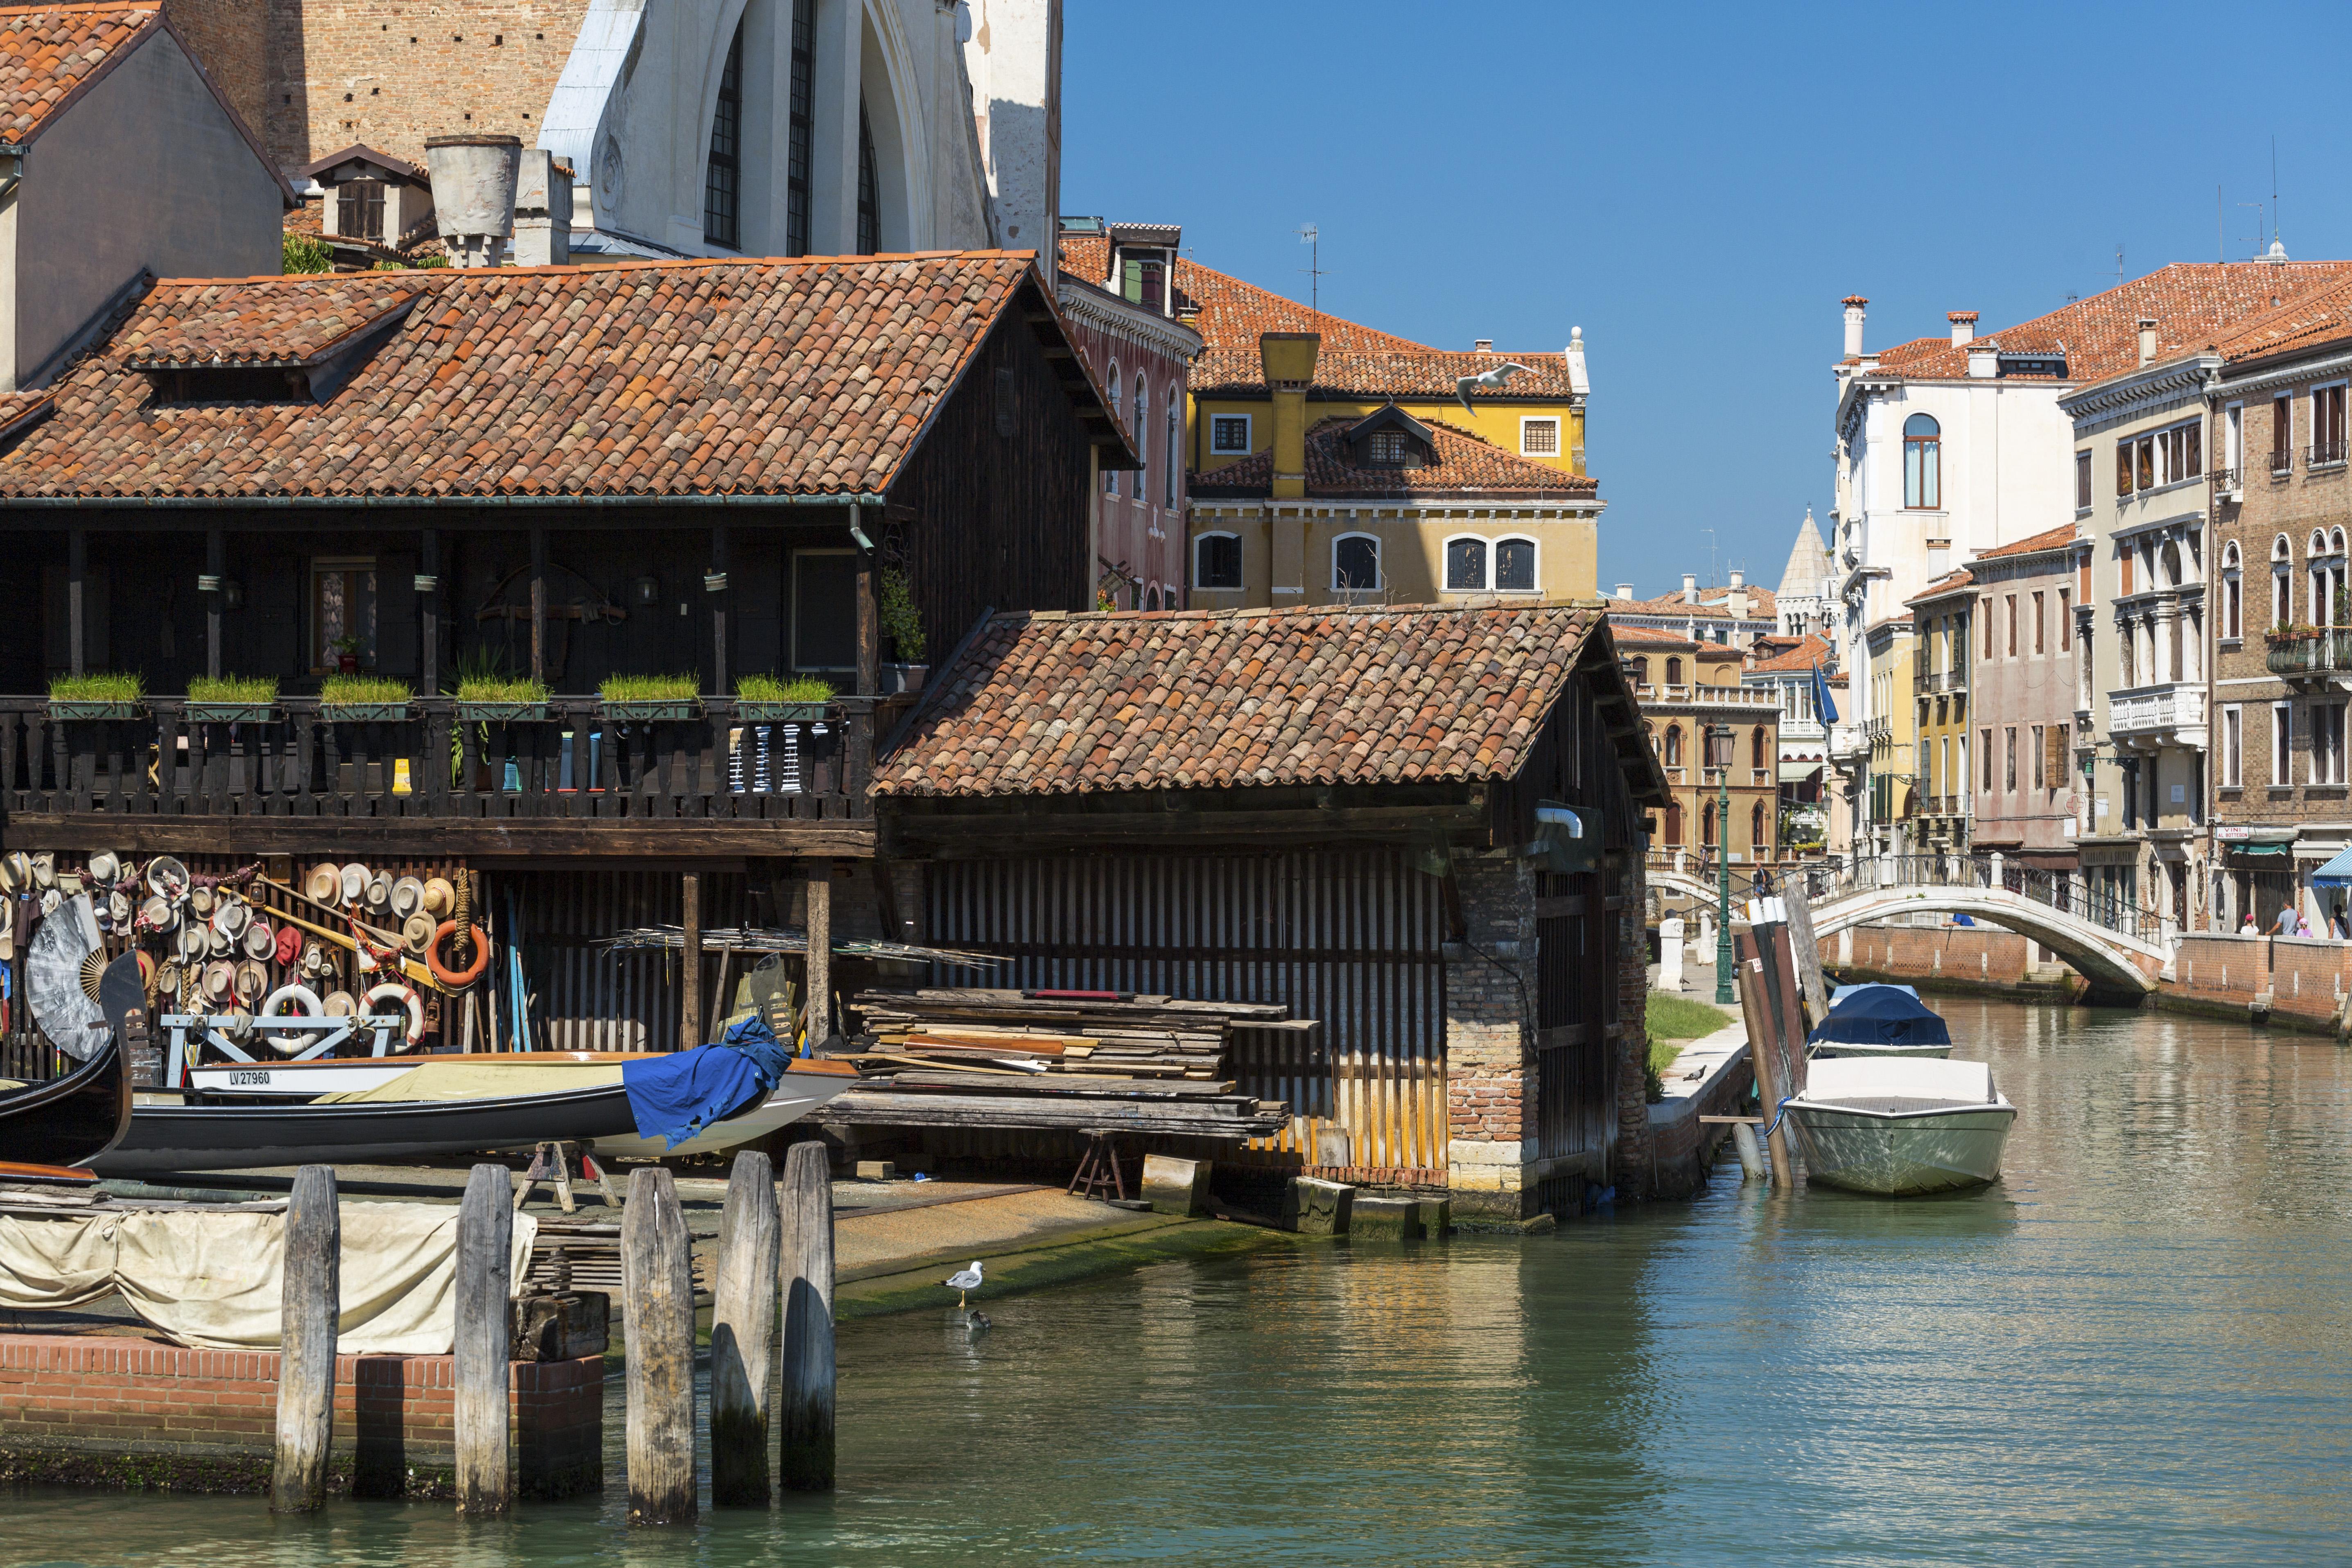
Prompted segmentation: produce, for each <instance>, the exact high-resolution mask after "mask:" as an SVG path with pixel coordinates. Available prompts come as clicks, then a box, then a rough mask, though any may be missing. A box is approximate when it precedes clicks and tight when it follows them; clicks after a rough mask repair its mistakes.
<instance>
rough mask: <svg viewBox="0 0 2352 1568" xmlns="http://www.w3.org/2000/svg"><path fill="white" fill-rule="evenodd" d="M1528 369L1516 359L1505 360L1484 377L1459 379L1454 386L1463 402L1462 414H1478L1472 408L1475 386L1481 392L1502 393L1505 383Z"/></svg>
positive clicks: (1483, 375)
mask: <svg viewBox="0 0 2352 1568" xmlns="http://www.w3.org/2000/svg"><path fill="white" fill-rule="evenodd" d="M1527 368H1528V367H1527V366H1525V365H1523V364H1521V363H1519V362H1518V361H1517V360H1515V359H1514V360H1505V361H1504V362H1503V363H1500V364H1498V365H1496V367H1495V368H1494V369H1492V370H1490V371H1487V372H1486V373H1485V374H1482V375H1465V376H1462V377H1460V378H1459V379H1457V380H1456V381H1455V382H1454V396H1456V397H1458V398H1460V399H1461V400H1462V412H1463V413H1465V414H1469V415H1475V414H1476V413H1477V412H1478V411H1477V410H1476V409H1475V408H1473V407H1471V406H1470V389H1471V388H1472V387H1474V386H1475V387H1476V388H1477V389H1478V390H1479V391H1481V392H1500V391H1502V390H1503V384H1504V383H1505V382H1507V381H1508V380H1510V379H1511V377H1512V376H1514V375H1517V374H1518V373H1519V372H1521V371H1523V370H1525V369H1527Z"/></svg>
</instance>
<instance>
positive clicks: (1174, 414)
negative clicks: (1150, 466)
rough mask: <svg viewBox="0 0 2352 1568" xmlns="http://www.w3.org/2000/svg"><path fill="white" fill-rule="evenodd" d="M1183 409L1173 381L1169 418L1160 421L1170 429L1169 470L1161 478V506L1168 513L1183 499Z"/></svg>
mask: <svg viewBox="0 0 2352 1568" xmlns="http://www.w3.org/2000/svg"><path fill="white" fill-rule="evenodd" d="M1183 409H1184V400H1183V398H1182V397H1181V395H1179V394H1178V393H1177V390H1176V384H1175V383H1174V382H1172V381H1171V382H1170V383H1169V384H1168V416H1167V417H1166V418H1165V419H1162V420H1161V421H1160V423H1161V424H1162V425H1165V426H1167V427H1168V437H1167V442H1166V445H1167V447H1168V469H1167V472H1166V473H1165V474H1163V475H1162V476H1161V478H1160V491H1161V494H1160V506H1161V507H1162V509H1163V510H1168V511H1174V510H1176V508H1177V505H1178V503H1179V502H1180V501H1181V500H1182V499H1183V497H1182V495H1181V493H1180V492H1181V481H1182V479H1183V477H1184V460H1183V458H1182V457H1181V455H1180V454H1181V453H1182V451H1183V450H1184V419H1183Z"/></svg>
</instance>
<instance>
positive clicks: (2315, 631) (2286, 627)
mask: <svg viewBox="0 0 2352 1568" xmlns="http://www.w3.org/2000/svg"><path fill="white" fill-rule="evenodd" d="M2318 635H2319V628H2318V627H2317V626H2305V625H2304V624H2303V623H2302V622H2301V621H2281V622H2280V623H2279V624H2278V625H2276V626H2273V627H2272V628H2271V629H2270V630H2269V631H2267V632H2265V633H2263V637H2264V638H2265V639H2267V640H2268V641H2269V643H2270V645H2271V646H2272V647H2283V646H2284V645H2285V644H2287V643H2298V642H2309V641H2311V639H2312V638H2314V637H2317V636H2318Z"/></svg>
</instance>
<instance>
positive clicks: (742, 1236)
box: [710, 1149, 782, 1508]
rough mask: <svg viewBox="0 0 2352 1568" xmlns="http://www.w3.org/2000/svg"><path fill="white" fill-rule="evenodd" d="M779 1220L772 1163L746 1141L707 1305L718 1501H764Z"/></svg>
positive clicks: (752, 1504) (760, 1504)
mask: <svg viewBox="0 0 2352 1568" xmlns="http://www.w3.org/2000/svg"><path fill="white" fill-rule="evenodd" d="M780 1223H781V1221H780V1211H779V1209H778V1208H777V1197H776V1177H775V1167H774V1166H773V1165H772V1164H771V1163H769V1160H768V1156H767V1155H765V1154H763V1153H761V1152H759V1151H758V1150H756V1149H746V1150H745V1151H743V1152H741V1153H740V1154H738V1155H736V1156H735V1169H734V1172H733V1173H732V1174H730V1176H729V1177H728V1181H727V1210H726V1215H725V1217H724V1218H723V1219H721V1220H720V1222H719V1289H718V1290H717V1292H716V1299H715V1300H713V1302H712V1304H711V1312H710V1500H711V1501H712V1502H713V1503H716V1504H718V1505H719V1506H720V1507H722V1508H725V1507H730V1506H742V1507H748V1508H765V1507H767V1506H768V1493H769V1481H768V1387H769V1384H771V1383H772V1381H773V1379H774V1373H775V1370H776V1359H775V1352H776V1300H777V1270H778V1268H780V1267H781V1266H782V1236H781V1234H780V1230H779V1226H780Z"/></svg>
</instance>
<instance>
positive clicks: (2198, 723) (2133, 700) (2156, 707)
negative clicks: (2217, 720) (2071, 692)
mask: <svg viewBox="0 0 2352 1568" xmlns="http://www.w3.org/2000/svg"><path fill="white" fill-rule="evenodd" d="M2107 733H2109V734H2110V735H2112V736H2114V737H2115V738H2116V740H2117V741H2119V742H2126V743H2131V742H2138V743H2140V744H2143V745H2157V744H2173V745H2187V746H2201V745H2203V744H2204V743H2205V689H2204V688H2203V687H2202V686H2190V685H2188V684H2185V683H2183V682H2179V681H2168V682H2167V683H2165V684H2164V685H2161V686H2133V687H2126V688H2125V689H2122V690H2120V691H2110V692H2108V693H2107Z"/></svg>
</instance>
